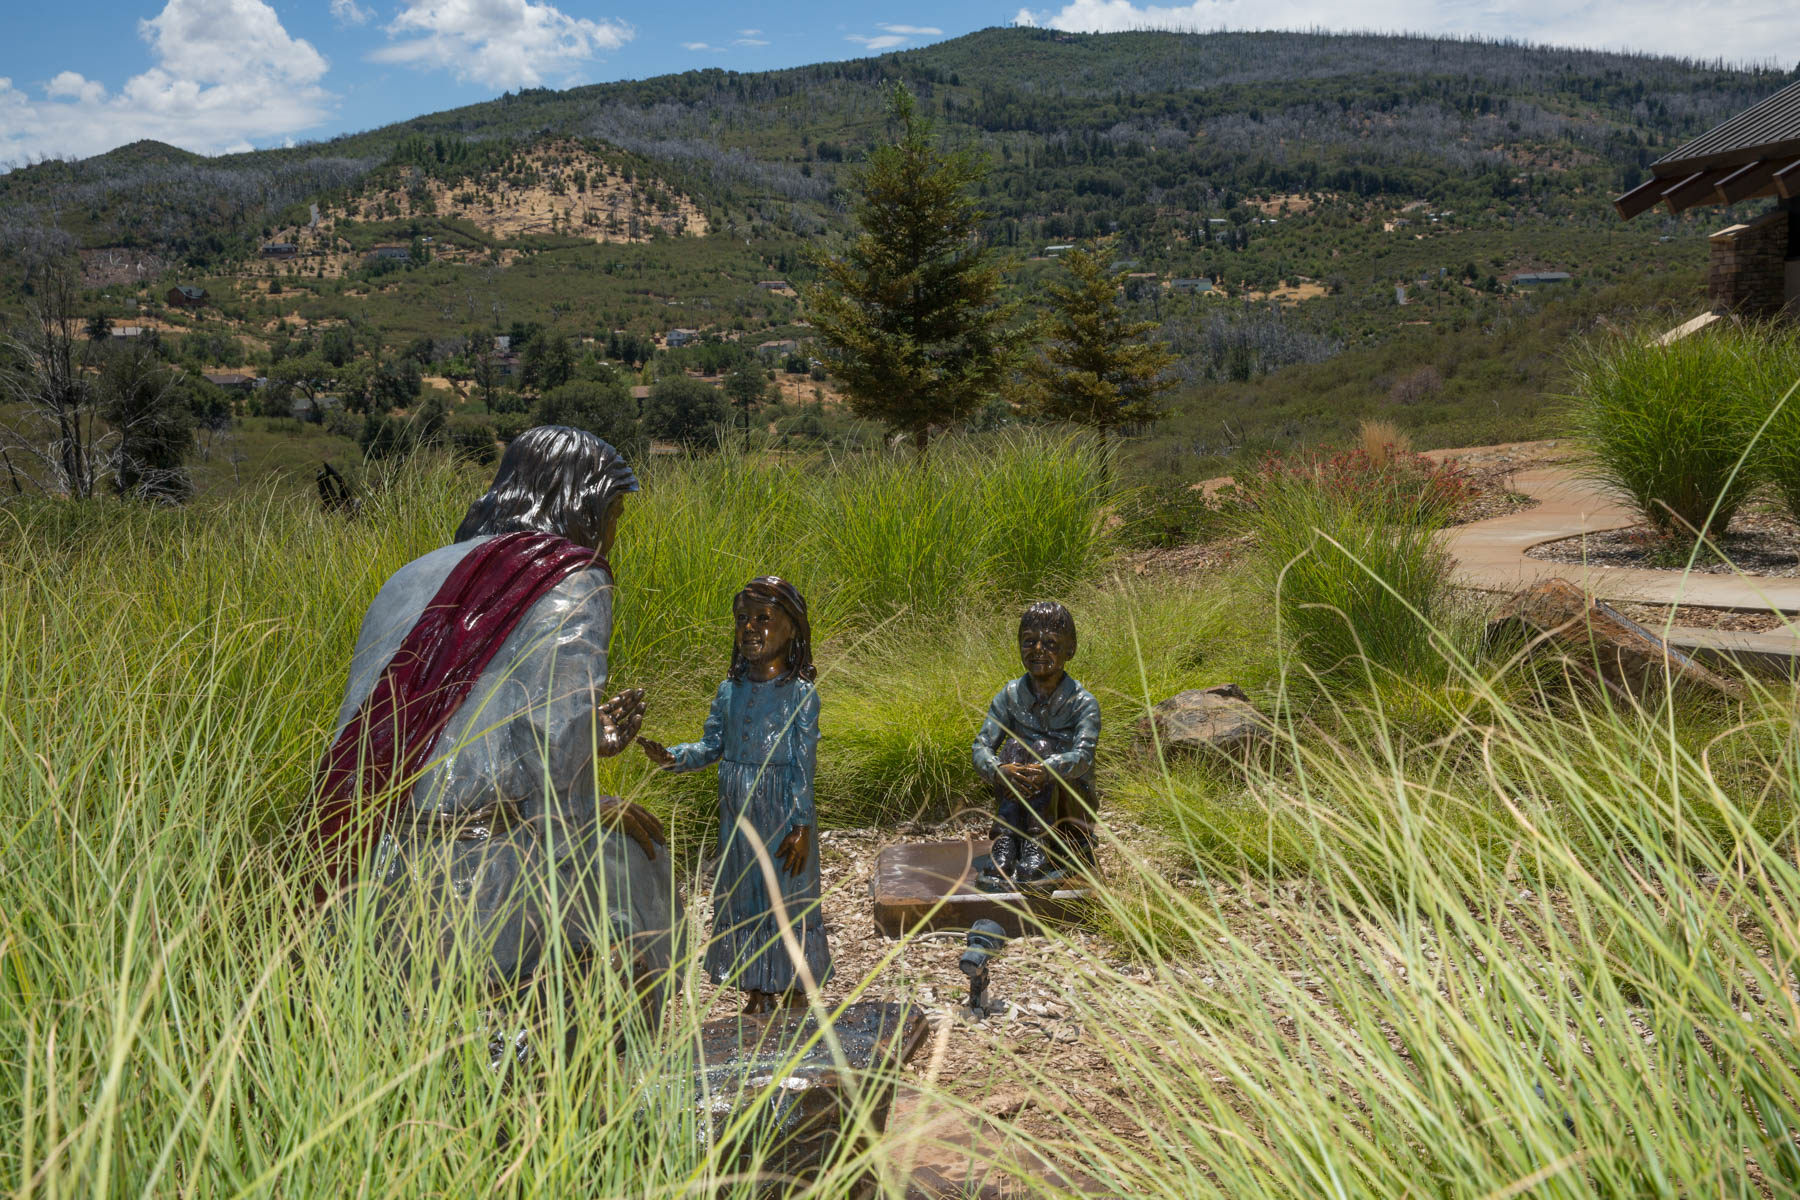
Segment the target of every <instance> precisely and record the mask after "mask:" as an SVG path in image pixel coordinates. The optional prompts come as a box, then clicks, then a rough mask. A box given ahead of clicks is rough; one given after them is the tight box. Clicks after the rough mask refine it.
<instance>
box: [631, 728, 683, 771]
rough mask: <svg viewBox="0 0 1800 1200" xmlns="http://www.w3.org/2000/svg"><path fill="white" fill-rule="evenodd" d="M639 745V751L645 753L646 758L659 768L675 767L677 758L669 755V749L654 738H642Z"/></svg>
mask: <svg viewBox="0 0 1800 1200" xmlns="http://www.w3.org/2000/svg"><path fill="white" fill-rule="evenodd" d="M637 744H638V749H639V750H642V751H643V752H644V757H645V758H647V759H649V760H650V761H651V762H653V763H655V764H656V765H657V766H659V767H672V766H674V765H675V756H674V755H673V754H670V753H669V748H668V747H667V746H665V745H663V744H662V743H661V742H659V741H656V740H655V739H654V738H647V737H641V736H640V737H639V738H638V740H637Z"/></svg>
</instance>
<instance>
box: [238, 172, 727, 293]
mask: <svg viewBox="0 0 1800 1200" xmlns="http://www.w3.org/2000/svg"><path fill="white" fill-rule="evenodd" d="M427 216H430V217H440V218H455V219H461V220H466V221H468V222H469V223H470V224H472V225H474V226H475V227H476V228H478V229H480V230H481V231H482V233H484V234H486V235H487V236H488V237H489V238H492V239H493V240H495V241H510V240H512V239H516V238H522V237H533V236H540V235H549V234H555V235H560V236H565V237H579V238H585V239H588V240H591V241H594V242H645V241H648V240H650V238H651V237H653V236H656V235H657V234H663V235H667V236H673V237H679V236H689V235H691V236H695V237H704V236H705V235H706V234H707V233H709V232H710V228H709V226H708V225H707V221H706V215H705V213H704V212H702V211H701V209H700V206H699V205H698V204H697V203H696V202H695V201H694V199H693V197H691V196H686V195H682V194H680V193H678V192H675V191H674V190H672V189H669V188H665V187H663V186H661V185H660V184H658V183H656V182H654V181H647V180H645V179H642V178H638V177H631V178H627V173H626V169H625V168H624V167H623V166H622V165H621V164H619V163H617V162H610V161H608V159H607V158H606V157H605V156H604V155H602V154H600V153H599V152H597V151H595V150H593V149H591V148H588V147H586V146H582V145H580V144H578V143H575V142H553V143H546V144H544V145H541V146H537V147H534V148H532V149H530V150H525V151H521V152H520V153H519V154H518V155H517V156H516V157H515V158H514V159H513V161H512V163H511V164H510V165H509V167H508V169H507V170H506V171H504V172H489V173H486V174H484V175H481V176H479V177H475V178H471V177H468V176H463V177H457V178H449V179H439V178H435V177H431V176H427V175H425V174H423V173H422V172H410V171H409V173H408V174H407V175H406V177H404V178H403V179H401V180H399V181H397V182H396V183H395V185H394V186H391V187H387V188H382V189H376V190H371V191H368V192H365V193H364V194H363V195H361V196H358V197H356V198H354V199H351V200H348V201H346V202H344V203H343V204H341V205H330V204H323V205H319V206H318V210H317V219H316V220H314V221H311V222H309V223H306V224H299V225H288V226H284V227H282V228H280V229H277V230H275V233H274V236H273V237H271V238H270V239H269V240H270V241H271V242H276V243H280V242H286V243H289V244H291V245H293V246H295V247H297V252H296V254H295V255H294V256H293V257H291V258H264V259H258V260H256V261H253V262H252V263H250V264H249V265H248V266H247V268H246V270H247V272H248V273H249V274H252V275H282V274H287V273H289V271H288V269H287V268H289V267H290V266H292V265H296V264H304V266H305V267H306V268H307V270H308V272H309V273H310V272H311V271H312V270H315V269H320V270H322V273H323V274H324V276H325V277H326V278H338V277H341V276H343V275H345V274H347V273H349V272H351V271H354V270H355V269H356V268H357V267H359V266H360V265H361V264H362V262H363V259H364V258H365V257H366V252H364V251H358V250H356V249H354V248H352V245H351V242H350V240H349V239H348V238H347V237H345V236H344V227H346V226H348V225H350V224H353V223H360V222H375V221H405V220H412V219H415V218H420V217H427ZM431 250H432V256H433V257H434V258H437V259H446V260H449V261H452V262H467V261H473V260H475V259H477V258H479V259H481V260H482V261H493V260H494V256H496V255H498V256H499V257H500V259H501V265H509V264H510V262H511V261H512V259H513V258H515V257H516V256H517V255H516V252H515V251H511V250H505V249H501V250H495V251H489V250H486V249H478V248H473V247H467V246H458V245H452V244H449V243H446V242H444V241H443V240H441V239H440V240H439V241H438V242H437V243H436V244H434V245H433V246H432V247H431Z"/></svg>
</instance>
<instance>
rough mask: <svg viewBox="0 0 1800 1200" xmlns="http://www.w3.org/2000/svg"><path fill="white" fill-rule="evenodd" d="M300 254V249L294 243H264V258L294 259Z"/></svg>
mask: <svg viewBox="0 0 1800 1200" xmlns="http://www.w3.org/2000/svg"><path fill="white" fill-rule="evenodd" d="M298 253H300V247H298V246H296V245H294V243H292V242H264V243H263V248H262V256H263V257H264V258H292V257H294V255H296V254H298Z"/></svg>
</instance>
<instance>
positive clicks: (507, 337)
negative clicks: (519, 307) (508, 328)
mask: <svg viewBox="0 0 1800 1200" xmlns="http://www.w3.org/2000/svg"><path fill="white" fill-rule="evenodd" d="M511 351H512V335H511V334H509V333H497V334H495V335H494V352H495V353H497V354H507V353H510V352H511Z"/></svg>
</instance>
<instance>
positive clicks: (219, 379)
mask: <svg viewBox="0 0 1800 1200" xmlns="http://www.w3.org/2000/svg"><path fill="white" fill-rule="evenodd" d="M201 378H203V379H205V380H206V382H208V383H211V384H216V385H218V386H219V387H242V386H243V385H244V384H246V383H255V382H256V380H255V379H254V378H253V377H251V376H249V375H240V374H237V373H236V372H232V371H222V372H214V371H208V372H206V373H205V374H204V375H202V376H201Z"/></svg>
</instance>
